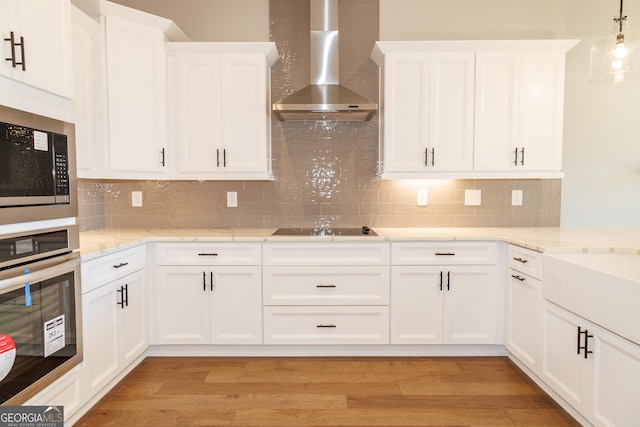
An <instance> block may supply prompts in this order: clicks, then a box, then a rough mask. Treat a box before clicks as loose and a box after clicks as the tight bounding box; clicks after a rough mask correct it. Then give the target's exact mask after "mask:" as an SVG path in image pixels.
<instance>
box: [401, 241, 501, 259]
mask: <svg viewBox="0 0 640 427" xmlns="http://www.w3.org/2000/svg"><path fill="white" fill-rule="evenodd" d="M497 252H498V249H497V244H496V243H492V242H457V241H456V242H401V243H391V264H393V265H462V264H464V265H470V264H472V265H473V264H478V265H483V264H487V265H491V264H495V263H496V260H497Z"/></svg>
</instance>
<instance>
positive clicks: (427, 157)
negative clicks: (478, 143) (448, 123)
mask: <svg viewBox="0 0 640 427" xmlns="http://www.w3.org/2000/svg"><path fill="white" fill-rule="evenodd" d="M12 34H13V33H12ZM5 40H6V39H5ZM7 61H8V59H7ZM424 165H425V166H429V149H428V148H425V149H424Z"/></svg>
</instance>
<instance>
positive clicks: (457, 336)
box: [443, 266, 497, 344]
mask: <svg viewBox="0 0 640 427" xmlns="http://www.w3.org/2000/svg"><path fill="white" fill-rule="evenodd" d="M443 275H444V276H446V278H444V277H443V292H445V296H444V310H443V313H444V317H443V318H444V324H443V342H444V343H445V344H495V343H496V338H497V336H496V309H497V304H496V300H497V298H496V295H497V289H496V282H497V277H496V269H495V267H494V266H446V267H445V268H444V274H443Z"/></svg>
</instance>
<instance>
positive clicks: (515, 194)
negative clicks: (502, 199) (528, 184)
mask: <svg viewBox="0 0 640 427" xmlns="http://www.w3.org/2000/svg"><path fill="white" fill-rule="evenodd" d="M511 206H522V190H513V191H511Z"/></svg>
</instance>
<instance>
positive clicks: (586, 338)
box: [584, 329, 593, 359]
mask: <svg viewBox="0 0 640 427" xmlns="http://www.w3.org/2000/svg"><path fill="white" fill-rule="evenodd" d="M589 338H593V335H589V330H587V329H585V330H584V358H585V359H587V358H588V357H589V355H590V354H592V353H593V351H592V350H589Z"/></svg>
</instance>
